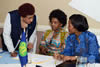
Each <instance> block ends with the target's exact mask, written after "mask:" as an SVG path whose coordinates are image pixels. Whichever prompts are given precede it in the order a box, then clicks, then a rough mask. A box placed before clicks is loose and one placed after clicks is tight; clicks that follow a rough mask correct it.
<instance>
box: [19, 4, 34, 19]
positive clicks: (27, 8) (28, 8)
mask: <svg viewBox="0 0 100 67" xmlns="http://www.w3.org/2000/svg"><path fill="white" fill-rule="evenodd" d="M18 12H19V14H20V16H22V17H26V16H27V15H33V14H34V13H35V8H34V6H33V5H32V4H30V3H24V4H22V5H21V6H20V7H19V8H18Z"/></svg>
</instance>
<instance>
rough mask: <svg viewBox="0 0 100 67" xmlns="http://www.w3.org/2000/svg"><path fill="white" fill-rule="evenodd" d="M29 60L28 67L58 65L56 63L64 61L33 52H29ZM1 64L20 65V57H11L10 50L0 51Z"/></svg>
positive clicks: (3, 65)
mask: <svg viewBox="0 0 100 67" xmlns="http://www.w3.org/2000/svg"><path fill="white" fill-rule="evenodd" d="M28 60H29V61H28V64H27V66H28V67H36V65H39V66H42V67H47V66H48V67H56V65H59V64H61V63H62V61H58V60H55V59H54V58H53V57H52V56H45V55H40V54H32V53H28ZM0 66H2V67H7V66H9V67H13V66H14V67H20V61H19V57H18V56H17V57H11V56H10V54H9V53H8V52H0Z"/></svg>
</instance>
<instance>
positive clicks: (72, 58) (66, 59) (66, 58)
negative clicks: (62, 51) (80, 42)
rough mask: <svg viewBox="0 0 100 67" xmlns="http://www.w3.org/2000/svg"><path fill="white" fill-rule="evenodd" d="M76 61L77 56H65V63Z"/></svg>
mask: <svg viewBox="0 0 100 67" xmlns="http://www.w3.org/2000/svg"><path fill="white" fill-rule="evenodd" d="M76 59H77V57H76V56H64V58H63V61H69V60H70V61H75V60H76Z"/></svg>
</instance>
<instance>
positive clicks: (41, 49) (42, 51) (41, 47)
mask: <svg viewBox="0 0 100 67" xmlns="http://www.w3.org/2000/svg"><path fill="white" fill-rule="evenodd" d="M39 52H40V54H47V52H48V49H47V48H46V47H44V46H40V51H39Z"/></svg>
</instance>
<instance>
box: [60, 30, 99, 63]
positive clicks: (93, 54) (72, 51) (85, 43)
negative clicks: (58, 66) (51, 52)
mask: <svg viewBox="0 0 100 67" xmlns="http://www.w3.org/2000/svg"><path fill="white" fill-rule="evenodd" d="M78 38H79V40H80V43H79V42H78V40H76V35H75V34H71V35H69V36H68V37H67V39H66V41H65V42H66V47H65V49H64V51H63V52H61V54H63V55H65V56H83V57H87V62H90V63H92V62H94V61H95V62H98V61H99V45H98V42H97V38H96V36H95V35H94V34H93V33H91V32H89V31H85V32H82V33H81V34H80V35H79V37H78Z"/></svg>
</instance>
